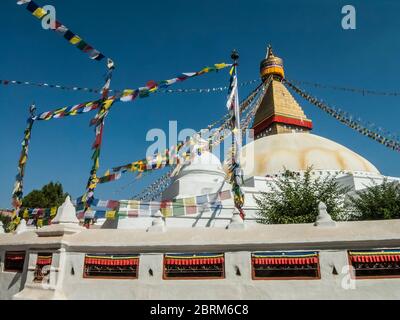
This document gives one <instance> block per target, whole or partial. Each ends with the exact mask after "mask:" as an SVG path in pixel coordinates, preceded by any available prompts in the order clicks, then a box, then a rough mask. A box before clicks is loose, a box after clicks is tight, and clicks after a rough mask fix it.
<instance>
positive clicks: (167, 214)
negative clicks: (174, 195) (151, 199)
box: [160, 207, 172, 217]
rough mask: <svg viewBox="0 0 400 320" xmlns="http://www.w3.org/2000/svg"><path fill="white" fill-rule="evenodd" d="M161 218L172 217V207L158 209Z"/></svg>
mask: <svg viewBox="0 0 400 320" xmlns="http://www.w3.org/2000/svg"><path fill="white" fill-rule="evenodd" d="M160 211H161V214H162V215H163V217H172V207H166V208H161V209H160Z"/></svg>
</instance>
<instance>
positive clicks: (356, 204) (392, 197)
mask: <svg viewBox="0 0 400 320" xmlns="http://www.w3.org/2000/svg"><path fill="white" fill-rule="evenodd" d="M349 209H350V210H351V215H350V220H382V219H399V218H400V185H399V183H398V182H388V180H387V179H385V180H383V183H382V184H379V185H378V184H376V183H374V185H373V186H371V187H368V188H366V189H365V190H361V191H358V192H356V194H355V195H354V196H349Z"/></svg>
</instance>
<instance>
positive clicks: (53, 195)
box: [22, 182, 68, 208]
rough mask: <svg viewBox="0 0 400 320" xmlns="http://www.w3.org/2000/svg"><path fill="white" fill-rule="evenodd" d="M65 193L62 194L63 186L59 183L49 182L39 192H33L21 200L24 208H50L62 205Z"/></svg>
mask: <svg viewBox="0 0 400 320" xmlns="http://www.w3.org/2000/svg"><path fill="white" fill-rule="evenodd" d="M67 195H68V194H67V193H64V190H63V186H62V185H61V183H59V182H56V183H54V182H50V183H48V184H46V185H44V186H43V187H42V189H41V190H33V191H31V192H30V193H29V194H27V195H26V196H25V197H24V198H23V199H22V206H23V207H24V208H51V207H59V206H61V205H62V204H63V202H64V200H65V198H66V197H67Z"/></svg>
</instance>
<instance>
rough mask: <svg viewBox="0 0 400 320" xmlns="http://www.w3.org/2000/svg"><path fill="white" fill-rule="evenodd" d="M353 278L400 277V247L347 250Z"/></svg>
mask: <svg viewBox="0 0 400 320" xmlns="http://www.w3.org/2000/svg"><path fill="white" fill-rule="evenodd" d="M347 260H348V262H349V265H350V266H351V267H352V268H353V270H352V272H350V276H351V278H352V279H355V280H365V279H393V278H400V249H376V250H358V251H357V250H348V251H347Z"/></svg>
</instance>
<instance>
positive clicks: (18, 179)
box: [12, 104, 36, 209]
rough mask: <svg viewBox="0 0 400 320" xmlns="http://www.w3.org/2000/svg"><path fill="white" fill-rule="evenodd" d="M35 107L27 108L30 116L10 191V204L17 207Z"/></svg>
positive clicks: (19, 204) (19, 205) (21, 194)
mask: <svg viewBox="0 0 400 320" xmlns="http://www.w3.org/2000/svg"><path fill="white" fill-rule="evenodd" d="M35 111H36V107H35V105H34V104H32V105H31V106H30V108H29V113H30V117H29V118H28V120H27V125H26V128H25V132H24V139H23V141H22V144H21V145H22V150H21V155H20V158H19V162H18V173H17V176H16V177H15V184H14V189H13V192H12V206H13V207H14V208H15V209H19V208H20V207H21V205H22V196H23V185H24V176H25V166H26V162H27V160H28V149H29V142H30V140H31V134H32V126H33V123H34V118H35Z"/></svg>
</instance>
